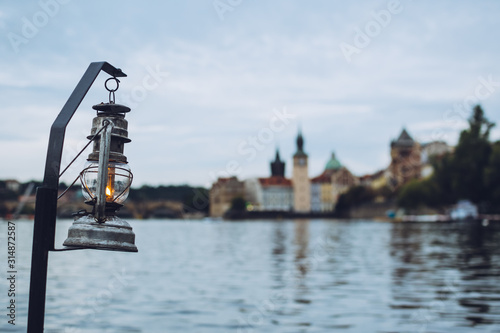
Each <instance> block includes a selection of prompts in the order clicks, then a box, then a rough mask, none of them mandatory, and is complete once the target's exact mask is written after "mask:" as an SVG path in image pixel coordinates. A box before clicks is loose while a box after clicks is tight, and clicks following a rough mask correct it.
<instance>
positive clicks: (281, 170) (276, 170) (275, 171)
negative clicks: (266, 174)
mask: <svg viewBox="0 0 500 333" xmlns="http://www.w3.org/2000/svg"><path fill="white" fill-rule="evenodd" d="M271 177H285V162H283V161H282V160H281V158H280V152H279V150H278V149H276V158H275V159H274V161H273V162H271Z"/></svg>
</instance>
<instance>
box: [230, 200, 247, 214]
mask: <svg viewBox="0 0 500 333" xmlns="http://www.w3.org/2000/svg"><path fill="white" fill-rule="evenodd" d="M246 209H247V202H246V201H245V199H243V198H242V197H236V198H234V199H233V200H231V211H233V212H244V211H245V210H246Z"/></svg>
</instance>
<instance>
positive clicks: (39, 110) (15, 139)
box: [0, 0, 500, 187]
mask: <svg viewBox="0 0 500 333" xmlns="http://www.w3.org/2000/svg"><path fill="white" fill-rule="evenodd" d="M499 17H500V2H498V1H493V0H492V1H486V0H485V1H475V2H472V1H456V0H454V1H452V0H443V1H436V2H431V1H416V0H413V1H410V0H400V1H398V0H390V1H375V0H374V1H371V0H367V1H356V2H352V1H350V2H348V1H336V0H313V1H308V2H305V1H297V0H295V1H294V0H275V1H264V0H253V1H249V0H215V1H214V0H191V1H189V2H188V1H179V0H177V1H173V0H164V1H143V2H141V3H140V4H139V2H137V1H93V0H90V1H75V0H42V1H3V2H2V3H1V5H0V31H1V32H0V35H1V38H0V54H1V56H0V101H1V104H0V105H1V110H2V111H1V112H2V116H3V119H2V121H0V151H1V152H2V155H3V158H2V161H3V163H2V166H1V167H0V179H11V178H13V179H18V180H20V181H28V180H31V179H37V180H41V179H42V177H43V168H44V165H45V158H46V151H47V144H48V135H49V130H50V126H51V124H52V122H53V121H54V119H55V118H56V116H57V114H58V113H59V112H60V110H61V108H62V106H63V105H64V103H65V102H66V100H67V99H68V98H69V96H70V94H71V92H72V91H73V89H74V88H75V86H76V84H77V83H78V81H79V80H80V78H81V77H82V75H83V73H84V72H85V70H86V69H87V67H88V65H89V64H90V63H91V62H95V61H107V62H109V63H110V64H112V65H114V66H115V67H118V68H121V69H122V70H123V71H124V72H125V73H126V74H127V75H128V77H126V78H123V79H121V82H120V88H119V90H118V91H117V92H116V102H117V103H120V104H125V105H128V106H129V107H131V109H132V111H131V112H130V113H129V114H127V120H128V121H129V137H130V138H131V139H132V142H131V143H129V144H127V145H126V146H125V155H126V156H127V157H128V159H129V162H130V167H131V168H132V171H133V173H134V184H133V186H136V187H138V186H142V185H145V184H147V185H160V184H162V185H169V184H174V185H180V184H189V185H194V186H205V187H209V186H210V185H211V184H212V183H213V182H214V181H215V180H216V178H217V177H220V176H222V177H226V176H228V175H236V176H238V178H240V179H247V178H252V177H267V176H269V174H270V170H269V162H270V161H271V160H272V159H274V155H275V151H276V149H277V148H279V150H280V154H281V157H282V159H284V160H285V162H287V165H286V174H287V176H291V172H292V169H291V161H292V155H293V154H294V152H295V150H296V146H295V145H296V144H295V140H296V136H297V133H298V131H299V129H300V130H301V131H302V134H303V136H304V141H305V143H304V148H305V151H306V152H307V154H308V155H309V175H310V177H314V176H317V175H319V174H320V173H321V172H322V171H323V169H324V166H325V164H326V163H327V161H328V160H329V158H330V156H331V153H332V152H335V154H336V156H337V158H338V159H339V160H340V162H341V163H342V164H343V165H344V166H346V167H347V168H348V169H350V170H351V171H352V172H353V173H354V174H356V175H363V174H368V173H373V172H376V171H378V170H380V169H383V168H385V167H387V165H388V164H389V161H390V156H389V152H390V149H389V145H390V142H391V140H394V139H396V138H397V137H398V136H399V134H400V132H401V130H402V129H403V128H406V129H407V130H408V131H409V133H410V134H411V135H412V136H413V137H414V139H416V140H417V141H419V142H422V143H423V142H429V141H432V140H444V141H446V142H447V143H449V144H450V145H455V144H456V142H457V139H458V135H459V132H460V130H462V129H464V128H466V127H467V118H468V117H469V116H470V113H471V110H472V107H473V105H475V104H478V103H479V104H481V105H482V107H483V109H484V110H485V113H486V116H487V117H488V118H489V119H490V120H491V121H493V122H496V123H498V124H499V128H495V129H494V130H493V132H492V135H491V138H492V139H493V140H498V139H500V68H499V66H500V62H499V59H500V43H498V41H499V40H500V20H499V19H498V18H499ZM108 77H109V76H108V75H107V74H106V73H101V74H100V75H99V77H98V79H97V80H96V81H95V83H94V85H93V86H92V87H91V89H90V91H89V93H88V94H87V95H86V97H85V99H84V100H83V102H82V104H81V105H80V107H79V109H78V110H77V111H76V113H75V115H74V117H73V118H72V120H71V122H70V124H69V125H68V127H67V130H66V137H65V142H64V144H65V145H64V154H63V159H62V165H63V166H65V165H66V164H67V163H68V162H69V161H70V160H71V159H72V158H73V157H74V156H75V155H76V154H77V153H78V151H79V150H80V149H81V148H83V146H84V145H85V143H86V136H87V135H89V133H90V128H91V121H92V118H93V117H94V116H95V112H94V111H93V110H92V109H91V107H92V105H94V104H98V103H100V102H107V101H108V93H107V91H106V90H105V89H104V81H105V80H106V79H107V78H108ZM88 153H89V151H86V152H85V153H84V156H86V155H87V154H88ZM84 162H85V158H81V159H79V160H77V162H76V163H75V164H74V165H73V167H71V168H70V169H69V170H68V171H67V173H66V174H65V175H64V176H63V177H62V179H61V180H62V181H64V182H72V181H73V180H74V179H75V178H76V177H77V176H78V173H79V172H80V170H81V169H82V167H83V164H84Z"/></svg>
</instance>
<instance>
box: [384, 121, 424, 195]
mask: <svg viewBox="0 0 500 333" xmlns="http://www.w3.org/2000/svg"><path fill="white" fill-rule="evenodd" d="M388 170H389V173H390V180H389V184H390V185H391V186H392V187H398V186H400V185H403V184H405V183H407V182H408V181H409V180H411V179H415V178H419V177H420V174H421V171H422V160H421V147H420V144H419V143H418V142H416V141H415V140H413V138H412V137H411V136H410V135H409V134H408V132H407V131H406V129H403V131H402V132H401V134H400V135H399V137H398V139H397V140H393V141H392V142H391V164H390V165H389V168H388Z"/></svg>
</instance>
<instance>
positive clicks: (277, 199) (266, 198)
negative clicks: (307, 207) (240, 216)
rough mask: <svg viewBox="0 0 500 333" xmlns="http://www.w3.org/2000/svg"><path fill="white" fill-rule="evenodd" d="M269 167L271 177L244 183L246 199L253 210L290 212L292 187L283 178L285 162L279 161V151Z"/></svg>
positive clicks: (288, 181)
mask: <svg viewBox="0 0 500 333" xmlns="http://www.w3.org/2000/svg"><path fill="white" fill-rule="evenodd" d="M270 166H271V177H269V178H257V179H249V180H247V181H245V193H246V197H247V199H248V200H249V202H250V203H251V205H252V209H253V210H260V211H291V210H293V203H294V202H293V186H292V181H291V180H290V179H287V178H285V162H283V161H281V158H280V154H279V151H278V150H276V157H275V160H274V161H273V162H271V163H270Z"/></svg>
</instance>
